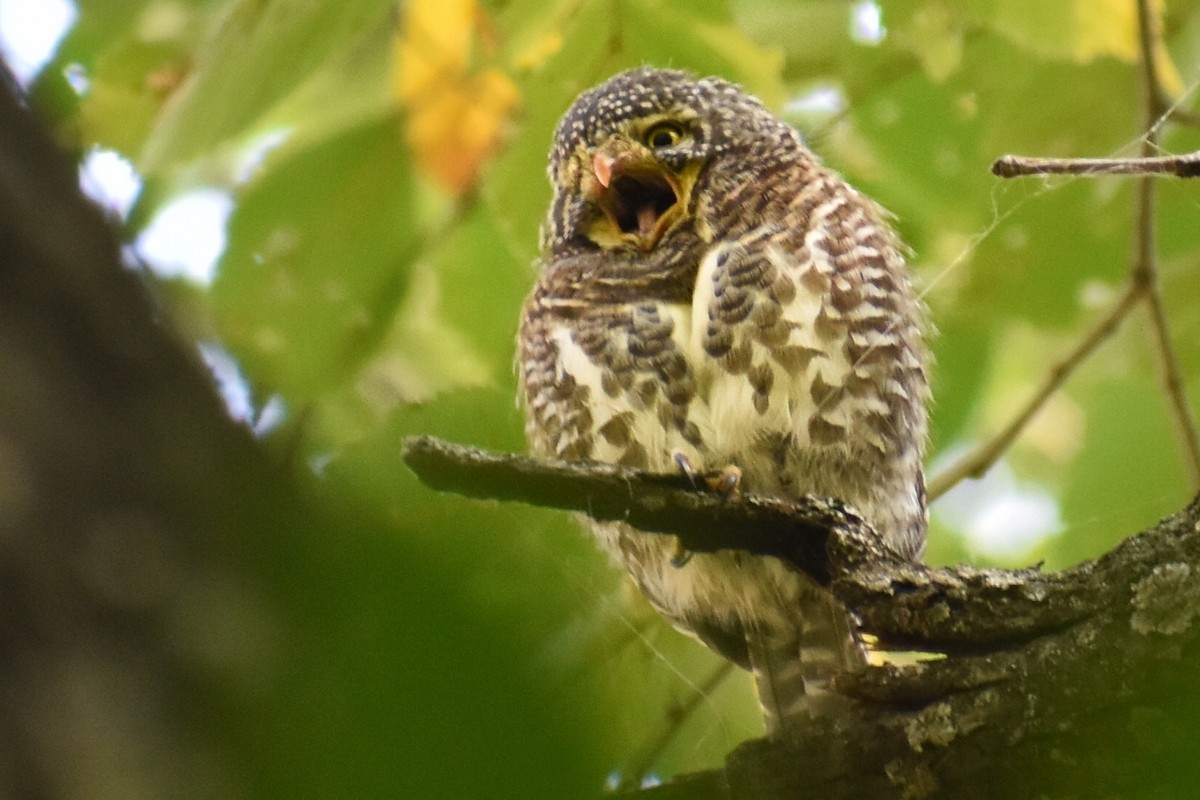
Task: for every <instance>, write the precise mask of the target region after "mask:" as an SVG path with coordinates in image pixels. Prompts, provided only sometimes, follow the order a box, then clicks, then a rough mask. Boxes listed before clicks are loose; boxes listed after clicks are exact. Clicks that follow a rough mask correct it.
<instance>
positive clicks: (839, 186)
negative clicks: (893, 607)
mask: <svg viewBox="0 0 1200 800" xmlns="http://www.w3.org/2000/svg"><path fill="white" fill-rule="evenodd" d="M817 190H819V191H816V190H814V192H815V193H816V194H820V195H821V196H823V197H824V198H825V199H824V200H822V201H821V202H815V203H814V202H811V201H808V200H807V199H806V197H807V196H808V195H805V196H802V197H800V198H797V199H796V200H795V201H793V202H792V203H791V204H790V205H785V206H782V207H781V208H779V209H778V212H777V213H775V214H773V215H772V214H766V216H768V217H775V218H777V220H778V221H773V222H770V223H766V224H764V225H761V226H759V227H756V228H752V229H750V230H749V231H748V232H747V233H745V234H743V235H741V236H740V237H738V238H736V239H735V240H732V241H728V242H725V243H722V244H719V245H717V246H716V247H714V248H713V250H712V251H710V252H709V254H708V255H707V256H706V257H705V258H704V260H703V263H702V264H701V267H700V270H699V274H698V276H697V283H696V290H695V294H694V296H693V315H692V325H693V328H692V347H693V349H700V350H702V351H703V354H704V355H705V356H706V357H707V358H706V359H705V371H704V375H703V376H702V379H701V380H702V382H703V384H704V387H705V390H706V392H705V393H706V396H707V400H708V404H709V409H710V415H711V425H710V426H709V427H710V430H708V431H706V434H707V435H708V436H711V437H712V438H713V440H714V441H713V442H712V447H710V450H711V451H712V452H715V453H718V454H722V455H723V456H725V457H734V458H737V459H738V460H739V462H745V461H751V462H752V461H753V459H755V458H758V459H772V460H773V463H774V467H773V468H772V467H771V466H769V465H766V464H764V465H763V467H762V468H761V469H754V468H753V465H752V464H751V469H744V471H745V472H748V473H750V474H751V475H764V476H768V475H769V476H778V477H777V482H776V484H775V485H771V483H770V481H767V482H766V484H765V485H760V486H754V485H750V486H747V487H746V488H747V489H748V490H749V491H762V492H768V493H778V494H783V495H784V496H789V495H796V494H799V493H816V494H823V495H826V496H831V497H836V498H839V499H842V500H845V501H848V502H850V503H852V504H854V505H856V506H857V507H859V509H860V510H862V511H863V512H864V513H865V514H866V515H867V516H868V518H869V519H871V521H872V522H873V523H874V524H876V526H877V527H879V528H880V530H881V532H883V533H884V534H885V536H887V537H888V538H889V539H891V538H892V537H893V536H894V537H896V539H895V541H893V544H896V545H898V549H900V550H901V551H902V552H906V553H908V554H912V553H913V552H915V548H916V547H917V546H919V545H918V544H917V543H915V542H912V541H910V540H911V539H913V538H914V537H916V538H919V537H921V536H922V534H923V530H924V498H923V497H919V496H918V495H920V494H921V492H920V491H919V487H918V486H915V485H914V481H913V480H912V475H913V474H914V473H916V474H917V475H918V476H919V474H920V463H919V462H920V444H921V440H923V438H924V431H925V391H926V390H925V377H924V372H923V367H922V364H923V350H922V345H921V338H920V334H921V331H920V324H921V320H922V313H921V309H920V306H919V304H918V303H917V301H916V300H914V299H913V298H912V293H911V290H910V287H909V286H908V279H907V274H906V271H905V266H904V260H903V257H902V256H901V253H900V250H899V247H898V245H897V244H896V239H895V236H894V234H893V233H892V232H891V229H890V228H889V227H888V226H887V224H886V223H884V222H883V219H882V215H881V212H879V211H878V210H877V209H876V208H875V206H874V204H872V203H871V202H870V201H869V200H867V199H866V198H863V197H862V196H861V195H859V194H858V193H857V192H855V191H854V190H853V189H852V188H850V187H849V186H847V185H846V184H845V183H843V182H842V181H841V180H840V179H839V178H837V177H836V176H834V175H832V173H829V174H827V175H826V176H825V179H824V180H823V182H820V183H819V184H818V185H817ZM814 192H810V194H812V193H814ZM914 434H915V435H914ZM914 439H915V441H914ZM745 466H746V464H743V467H745ZM901 495H902V496H901Z"/></svg>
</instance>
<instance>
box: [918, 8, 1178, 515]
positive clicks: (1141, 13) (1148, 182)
mask: <svg viewBox="0 0 1200 800" xmlns="http://www.w3.org/2000/svg"><path fill="white" fill-rule="evenodd" d="M1137 6H1138V34H1139V42H1140V45H1141V53H1142V58H1141V62H1142V71H1141V78H1142V82H1143V92H1144V95H1145V107H1144V120H1143V130H1145V131H1146V134H1145V135H1144V136H1143V137H1142V143H1141V152H1140V155H1139V157H1137V158H1032V157H1026V156H1013V155H1008V156H1003V157H1001V158H999V159H997V160H996V161H995V162H994V163H993V164H992V172H993V174H995V175H998V176H1000V177H1003V178H1012V177H1018V176H1025V175H1048V174H1057V175H1080V176H1090V175H1117V174H1122V175H1138V176H1140V178H1139V180H1138V182H1137V191H1136V194H1135V197H1134V240H1135V248H1134V255H1133V261H1132V263H1131V265H1130V273H1129V281H1128V284H1127V285H1126V287H1125V290H1124V292H1123V293H1122V294H1121V297H1120V299H1119V300H1118V301H1117V303H1116V304H1115V305H1114V306H1113V307H1112V309H1110V310H1109V312H1108V313H1107V314H1105V315H1104V317H1102V318H1101V319H1100V320H1099V321H1098V322H1097V324H1096V325H1095V326H1094V327H1093V328H1092V329H1091V330H1089V331H1088V332H1087V333H1086V334H1085V335H1084V337H1083V339H1082V340H1081V341H1080V342H1079V344H1078V345H1076V347H1075V349H1074V350H1073V351H1072V352H1071V353H1070V354H1068V355H1067V356H1066V357H1064V358H1063V359H1062V360H1060V361H1058V362H1057V363H1056V364H1054V365H1053V366H1052V367H1051V368H1050V372H1049V374H1048V375H1047V376H1046V379H1045V381H1044V382H1043V383H1042V386H1041V387H1040V388H1039V389H1038V391H1037V392H1036V393H1035V394H1034V395H1033V397H1031V398H1030V399H1029V401H1028V402H1027V403H1026V404H1025V406H1023V407H1022V408H1021V410H1020V411H1019V412H1018V413H1017V414H1016V416H1015V417H1014V418H1013V420H1012V421H1011V422H1010V423H1009V424H1008V425H1006V426H1005V428H1004V429H1003V430H1002V431H1000V433H998V434H996V435H995V436H994V437H992V438H991V439H989V440H988V441H987V442H984V443H983V444H982V445H980V446H979V447H978V448H976V449H975V450H973V451H972V452H970V453H968V454H967V455H966V456H964V457H963V458H962V459H960V460H959V461H958V462H957V463H955V464H953V465H952V466H951V467H949V468H948V469H946V470H945V471H943V472H942V473H940V474H939V475H937V476H935V477H934V478H933V479H932V480H931V481H930V483H929V497H930V499H931V500H932V499H935V498H937V497H939V496H941V495H942V494H944V493H945V492H946V491H948V490H949V489H950V488H951V487H953V486H954V485H955V484H957V483H958V482H959V481H962V480H964V479H965V478H969V477H976V478H977V477H980V476H981V475H983V473H985V472H986V471H987V470H988V469H989V468H990V467H991V466H992V465H993V464H995V463H996V461H997V460H998V459H999V458H1000V456H1001V455H1003V454H1004V452H1005V451H1007V450H1008V448H1009V447H1010V446H1011V445H1012V443H1013V441H1015V440H1016V438H1017V436H1019V435H1020V433H1021V432H1022V431H1023V430H1024V429H1025V427H1026V425H1028V424H1029V421H1030V420H1031V419H1033V417H1034V415H1036V414H1037V412H1038V411H1039V410H1040V409H1041V407H1042V406H1043V405H1045V403H1046V401H1048V400H1049V399H1050V397H1051V396H1052V395H1053V394H1054V393H1055V392H1056V391H1058V389H1059V388H1060V387H1061V386H1062V385H1063V383H1065V382H1066V380H1067V378H1069V377H1070V376H1071V374H1072V373H1074V371H1075V370H1076V369H1077V368H1078V367H1079V365H1080V364H1082V363H1083V362H1084V361H1085V360H1087V358H1088V357H1090V356H1091V354H1092V353H1093V352H1094V351H1095V349H1096V347H1097V346H1099V345H1100V344H1101V343H1102V342H1103V341H1105V340H1106V339H1107V338H1108V337H1109V336H1111V335H1112V334H1113V332H1114V331H1115V330H1116V329H1117V327H1118V326H1119V325H1120V323H1121V322H1123V321H1124V319H1125V318H1126V317H1127V316H1128V315H1129V312H1130V311H1131V310H1132V308H1133V306H1134V305H1135V303H1136V302H1137V301H1138V300H1140V299H1142V298H1145V299H1146V304H1147V306H1148V308H1149V311H1150V322H1151V326H1150V327H1151V342H1152V344H1153V346H1154V348H1155V352H1156V354H1157V357H1158V359H1157V360H1158V363H1159V368H1160V373H1161V374H1162V376H1163V391H1164V392H1165V394H1166V396H1167V403H1168V407H1169V409H1170V413H1171V419H1172V422H1173V423H1174V425H1175V428H1176V431H1177V432H1178V434H1179V439H1180V443H1181V444H1180V446H1181V447H1182V449H1183V456H1184V461H1185V464H1186V468H1187V471H1188V475H1189V478H1190V479H1191V481H1192V484H1193V486H1195V487H1197V488H1200V436H1198V435H1197V431H1196V423H1195V420H1194V419H1193V417H1192V415H1191V413H1190V411H1189V406H1188V401H1187V397H1186V393H1185V391H1184V381H1183V377H1182V372H1181V370H1180V368H1179V359H1178V357H1177V356H1176V354H1175V348H1174V345H1173V343H1172V340H1171V337H1170V333H1169V330H1168V327H1167V315H1166V311H1165V310H1164V308H1163V304H1162V295H1161V293H1160V291H1159V286H1158V268H1157V260H1156V258H1155V247H1156V245H1155V229H1154V214H1155V181H1154V176H1156V175H1161V174H1169V175H1175V176H1178V177H1183V178H1190V177H1197V176H1200V150H1198V151H1196V152H1194V153H1189V154H1187V155H1181V156H1155V153H1156V152H1157V151H1158V129H1159V127H1160V126H1161V123H1162V122H1163V121H1164V120H1165V119H1166V117H1165V116H1164V115H1165V114H1166V113H1167V112H1168V111H1174V110H1175V109H1173V108H1164V107H1163V104H1162V98H1163V90H1162V88H1161V86H1160V85H1159V81H1158V73H1157V69H1156V62H1155V52H1156V50H1155V47H1156V42H1157V41H1158V31H1157V30H1156V28H1155V18H1154V17H1153V16H1152V15H1151V14H1150V10H1149V6H1148V5H1147V0H1138V4H1137Z"/></svg>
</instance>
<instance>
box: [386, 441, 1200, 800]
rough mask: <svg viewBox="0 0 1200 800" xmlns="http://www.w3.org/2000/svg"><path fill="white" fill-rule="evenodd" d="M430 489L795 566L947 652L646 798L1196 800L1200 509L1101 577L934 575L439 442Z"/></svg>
mask: <svg viewBox="0 0 1200 800" xmlns="http://www.w3.org/2000/svg"><path fill="white" fill-rule="evenodd" d="M406 460H407V461H408V463H409V465H410V466H411V467H412V468H413V469H414V470H415V471H416V472H417V473H418V475H419V476H420V477H421V478H422V479H423V480H425V481H426V482H427V483H429V485H431V486H433V487H435V488H439V489H442V490H449V491H456V492H459V493H463V494H468V495H471V496H477V497H494V498H498V499H505V500H518V501H522V502H532V503H537V504H541V505H548V506H552V507H555V508H565V509H572V510H576V511H584V512H586V513H588V514H590V515H592V516H594V517H596V518H598V519H606V520H608V519H625V520H628V521H630V522H632V523H633V524H635V525H638V526H639V527H641V528H643V529H646V530H653V531H656V532H659V533H662V534H664V535H674V536H678V537H679V538H680V540H681V541H682V543H683V544H684V546H685V547H687V548H688V549H690V550H694V551H698V552H705V551H712V550H716V549H721V548H727V549H741V550H746V551H749V552H754V553H757V554H760V555H771V556H775V557H778V558H782V559H784V560H785V561H786V562H788V563H789V564H790V565H791V566H793V567H794V568H796V569H798V570H801V571H803V572H805V573H807V574H809V575H810V576H812V577H813V578H815V579H816V580H817V581H819V582H821V583H823V584H825V585H827V586H829V588H830V589H831V591H833V593H834V594H835V595H836V596H837V597H839V598H840V599H841V600H843V601H844V602H845V603H846V604H847V606H848V607H850V608H852V609H854V610H855V611H856V612H857V613H858V614H859V616H860V617H861V620H862V629H863V630H864V631H865V632H867V633H869V634H872V635H874V636H876V637H878V639H879V642H880V644H881V646H882V647H884V648H887V649H910V650H920V651H924V652H925V653H931V654H936V655H935V656H934V657H932V658H927V659H926V660H923V661H921V662H919V663H916V664H912V665H908V666H891V665H889V666H884V667H872V668H868V669H865V670H864V671H862V672H858V673H853V674H846V675H843V676H840V678H839V679H838V681H837V682H836V688H837V690H838V694H837V696H836V697H835V698H834V699H832V700H831V701H830V702H829V703H828V704H827V706H826V707H825V708H824V709H823V712H822V713H821V714H820V715H819V716H816V717H815V718H814V719H813V720H812V721H811V723H810V724H806V725H804V726H802V727H800V728H799V729H798V730H796V731H795V732H794V734H792V735H791V737H790V738H786V739H778V740H766V739H763V740H756V741H749V742H745V743H744V744H742V745H741V746H740V747H739V748H737V749H736V750H735V751H734V752H733V753H731V754H730V755H729V757H728V759H727V761H726V764H725V767H724V769H722V770H717V771H712V772H706V773H700V774H693V775H687V776H680V777H678V778H676V779H675V780H673V781H670V782H668V783H667V784H664V785H662V786H658V787H654V788H651V789H643V790H639V791H635V792H630V793H628V796H631V797H633V796H636V797H646V798H654V799H655V800H658V799H659V798H662V800H667V799H668V798H728V799H733V798H736V799H738V800H741V799H742V798H745V800H751V798H753V799H754V800H773V799H774V798H802V797H821V798H862V797H871V798H905V799H906V800H912V799H915V798H934V797H939V798H943V797H944V798H997V800H998V799H999V798H1026V797H1028V798H1039V797H1081V798H1082V797H1089V798H1106V797H1114V798H1115V797H1139V798H1140V797H1185V796H1192V795H1193V794H1194V791H1195V783H1194V782H1195V767H1194V766H1193V765H1194V756H1195V754H1196V752H1197V747H1198V744H1197V743H1198V742H1200V735H1198V731H1197V723H1196V720H1197V711H1198V710H1200V690H1198V689H1197V681H1196V680H1195V678H1194V675H1195V674H1196V672H1197V670H1198V669H1200V648H1197V646H1196V633H1197V630H1198V628H1200V626H1198V624H1197V620H1198V619H1200V498H1198V499H1197V500H1195V501H1193V502H1192V504H1191V505H1189V506H1188V507H1187V508H1185V509H1183V510H1182V511H1180V512H1179V513H1178V514H1176V515H1174V516H1172V517H1170V518H1168V519H1166V520H1163V521H1162V522H1161V523H1159V524H1158V525H1157V526H1155V527H1154V528H1152V529H1150V530H1147V531H1144V532H1142V533H1139V534H1137V535H1135V536H1132V537H1130V538H1129V539H1127V540H1126V541H1124V542H1123V543H1122V544H1121V545H1119V546H1118V547H1116V548H1115V549H1113V550H1112V551H1111V552H1110V553H1108V554H1106V555H1104V556H1103V557H1101V558H1099V559H1096V560H1094V561H1089V562H1087V563H1084V564H1081V565H1079V566H1076V567H1074V568H1072V569H1068V570H1063V571H1061V572H1056V573H1043V572H1041V571H1039V570H1036V569H1026V570H998V569H986V570H982V569H975V568H972V567H958V568H954V569H947V568H941V569H931V568H927V567H923V566H920V565H916V564H909V563H905V562H903V561H902V560H900V559H898V558H896V557H895V556H894V555H893V554H891V553H889V552H887V551H885V550H883V549H882V548H881V547H880V546H879V545H878V544H877V543H876V540H875V537H874V536H873V535H872V534H871V531H870V529H869V528H868V527H867V526H866V525H865V523H863V521H862V520H861V519H860V518H859V517H858V516H857V515H856V514H855V513H854V512H853V511H852V510H851V509H847V508H846V507H844V506H842V505H840V504H838V503H836V502H833V501H829V500H825V499H821V498H808V499H806V500H804V501H802V502H797V503H786V502H782V501H778V500H773V499H764V498H754V497H742V498H735V499H723V498H721V497H718V496H714V495H711V494H706V493H703V492H697V491H696V490H695V489H694V488H692V487H690V486H688V485H687V482H686V480H685V479H683V478H681V477H680V478H676V477H664V476H658V475H642V474H639V473H637V472H635V471H631V470H626V469H623V468H617V467H611V466H608V465H581V464H548V463H544V462H537V461H531V460H529V459H525V458H522V457H519V456H511V455H501V456H495V455H491V454H487V453H483V452H481V451H478V450H473V449H470V448H463V447H459V446H456V445H450V444H447V443H444V442H439V441H437V440H433V439H426V438H419V439H412V440H409V442H408V443H407V453H406Z"/></svg>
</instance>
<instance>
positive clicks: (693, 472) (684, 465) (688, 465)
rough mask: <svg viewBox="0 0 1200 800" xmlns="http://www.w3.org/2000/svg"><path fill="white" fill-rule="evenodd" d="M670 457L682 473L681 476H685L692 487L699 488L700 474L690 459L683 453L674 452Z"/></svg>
mask: <svg viewBox="0 0 1200 800" xmlns="http://www.w3.org/2000/svg"><path fill="white" fill-rule="evenodd" d="M672 458H673V459H674V460H675V466H677V467H679V471H680V472H681V473H683V477H685V478H687V479H688V482H689V483H691V484H692V488H693V489H699V488H700V479H701V477H702V476H701V475H700V472H699V471H698V470H697V469H696V466H695V465H694V464H693V463H692V460H691V459H690V458H688V457H687V456H686V455H684V454H683V453H675V454H674V455H673V456H672Z"/></svg>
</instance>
